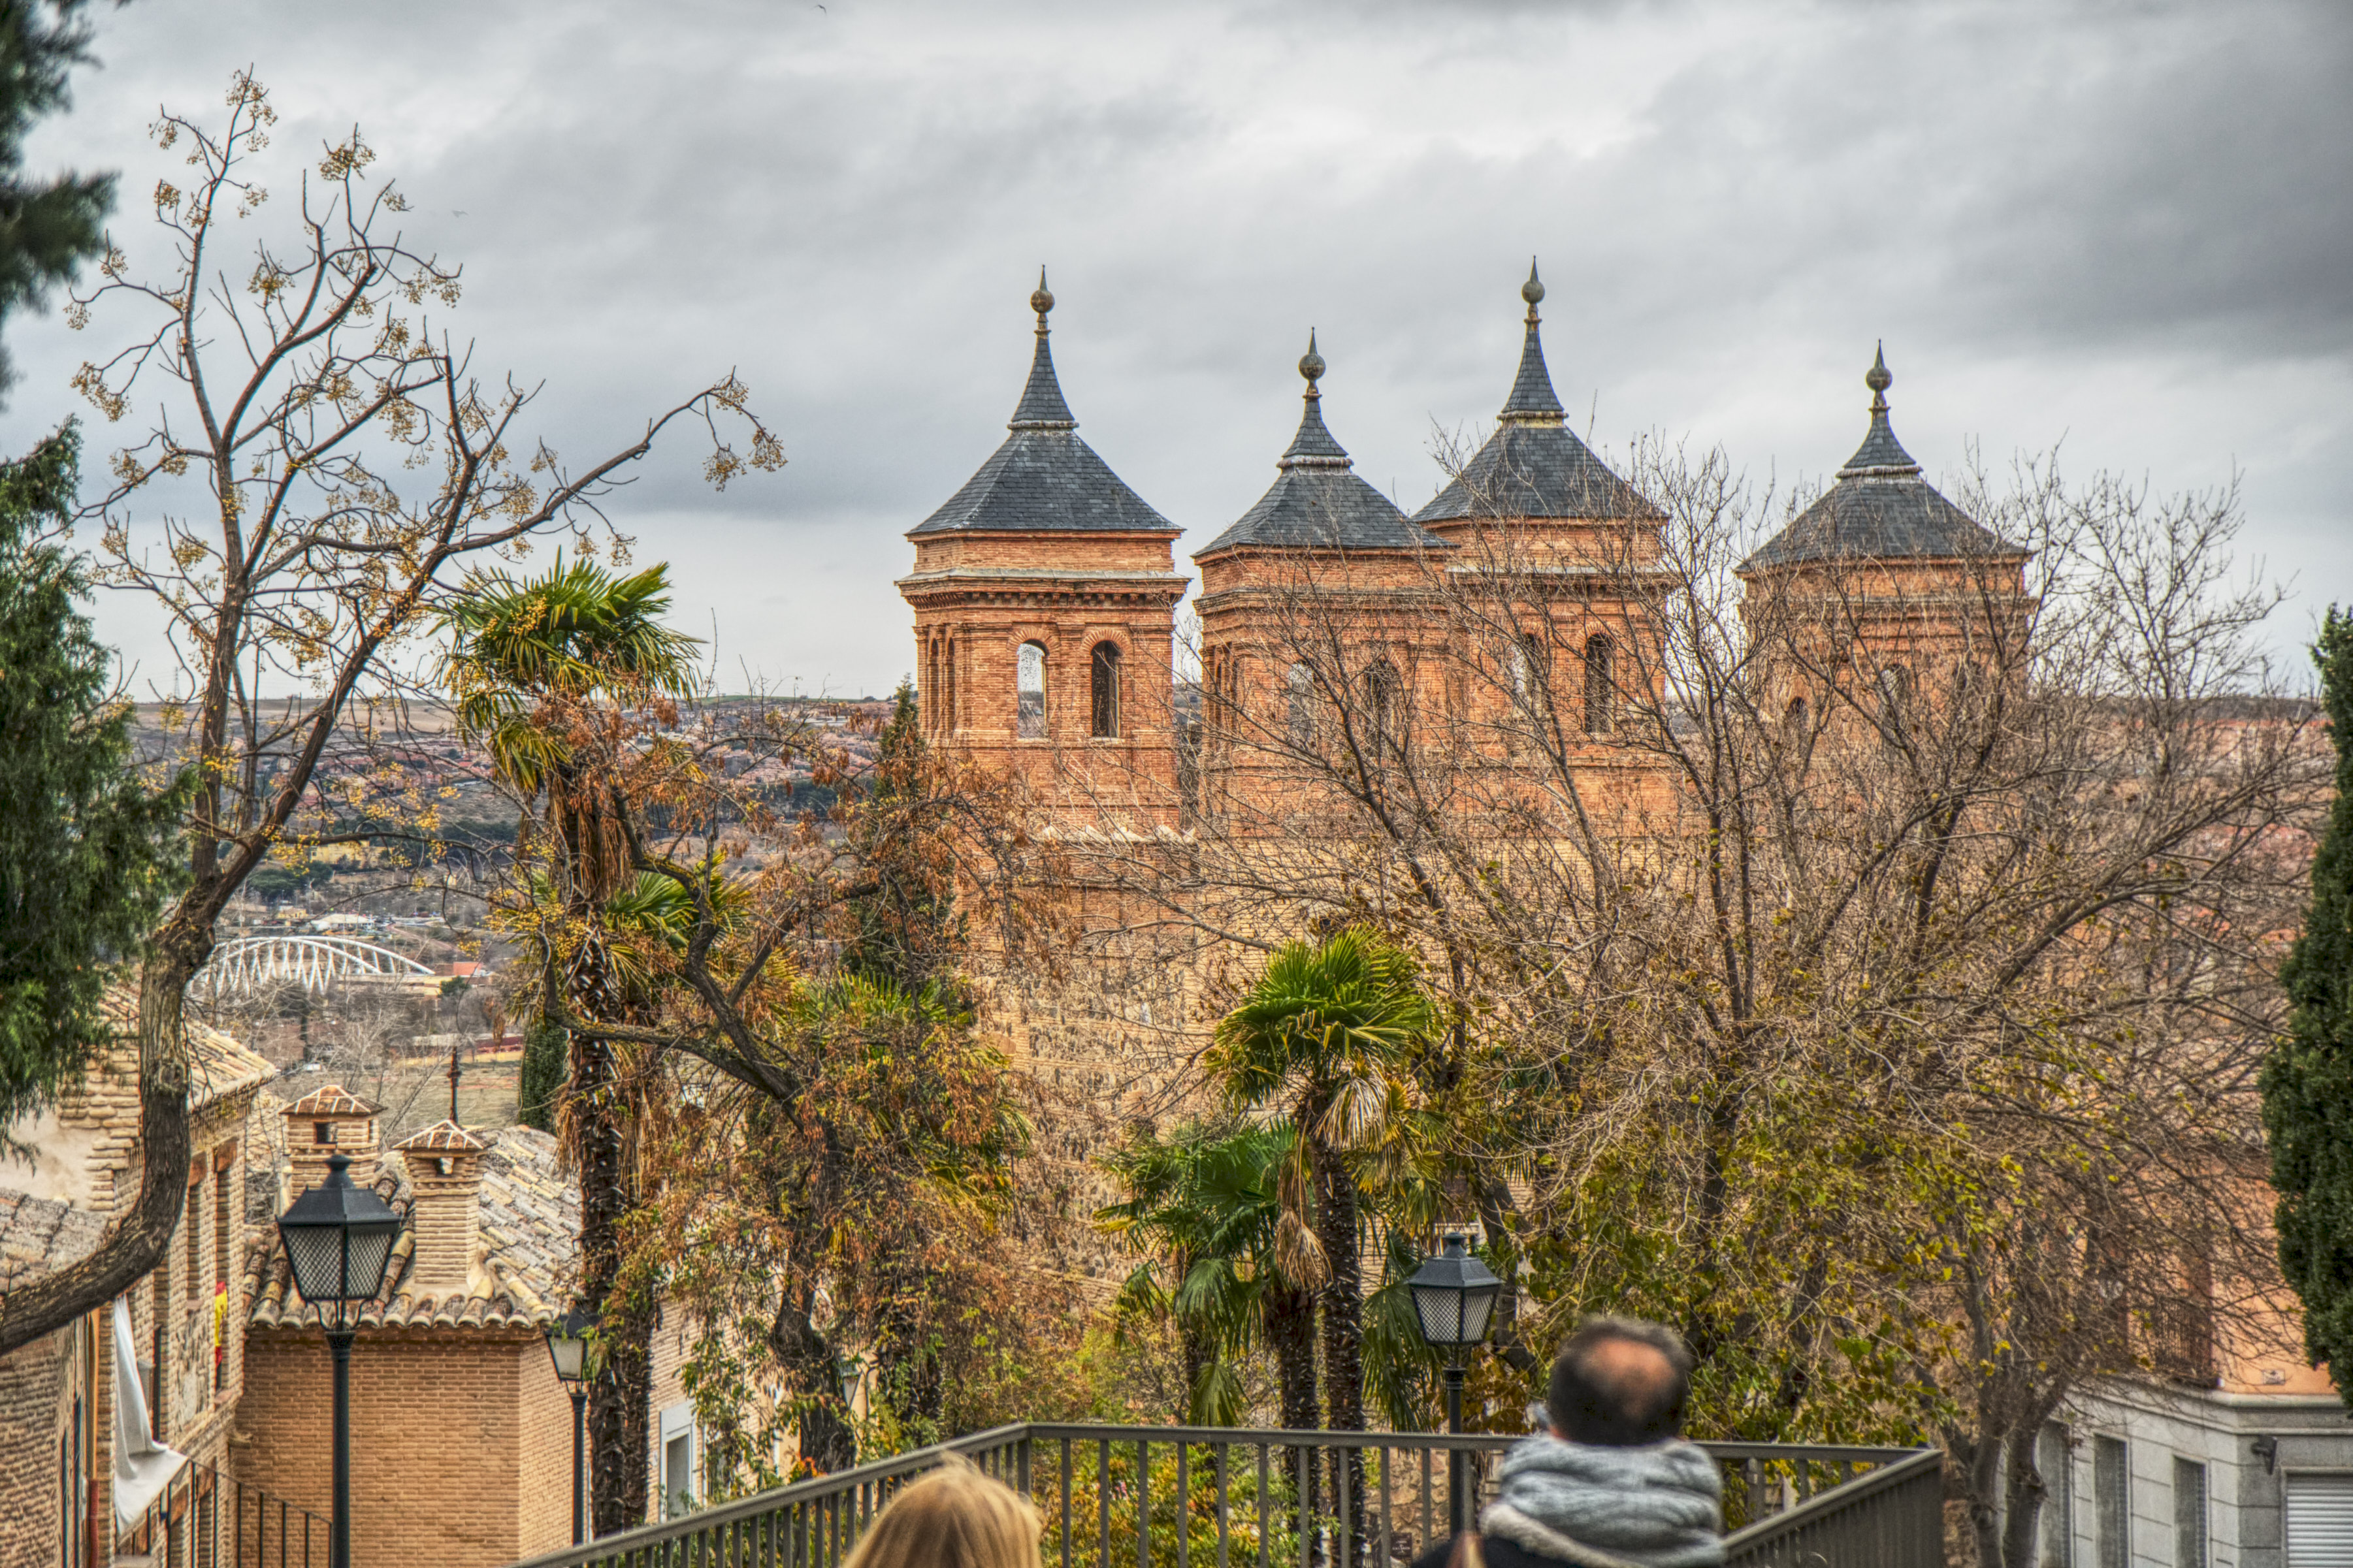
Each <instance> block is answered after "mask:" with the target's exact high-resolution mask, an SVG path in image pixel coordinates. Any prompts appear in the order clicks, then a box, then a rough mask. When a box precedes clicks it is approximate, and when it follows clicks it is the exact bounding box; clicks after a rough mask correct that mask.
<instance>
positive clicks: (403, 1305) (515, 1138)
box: [245, 1123, 580, 1330]
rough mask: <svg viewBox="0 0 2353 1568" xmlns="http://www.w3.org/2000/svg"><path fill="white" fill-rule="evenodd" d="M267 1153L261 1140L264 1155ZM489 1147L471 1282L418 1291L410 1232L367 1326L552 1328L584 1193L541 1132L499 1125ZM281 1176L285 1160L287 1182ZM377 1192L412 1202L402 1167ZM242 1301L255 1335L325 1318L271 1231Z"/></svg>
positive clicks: (379, 1181) (253, 1259)
mask: <svg viewBox="0 0 2353 1568" xmlns="http://www.w3.org/2000/svg"><path fill="white" fill-rule="evenodd" d="M444 1125H445V1126H446V1125H447V1124H446V1123H445V1124H444ZM426 1131H427V1132H428V1133H429V1132H432V1131H435V1129H432V1128H427V1130H426ZM459 1131H460V1132H461V1135H462V1136H465V1137H468V1138H474V1139H479V1135H478V1134H473V1133H464V1132H463V1131H462V1130H459ZM420 1136H422V1135H421V1134H420ZM409 1142H411V1143H412V1144H413V1143H415V1142H416V1140H414V1139H412V1140H410V1141H409ZM440 1146H441V1147H448V1146H450V1145H446V1144H445V1145H440ZM262 1147H264V1145H262V1144H260V1143H259V1142H257V1144H256V1149H257V1152H259V1150H260V1149H261V1148H262ZM483 1147H484V1155H483V1160H482V1194H481V1198H480V1205H481V1207H480V1245H479V1247H478V1249H477V1250H476V1252H475V1254H474V1260H473V1267H472V1268H471V1269H470V1270H469V1272H468V1278H467V1280H466V1283H465V1285H464V1286H463V1287H462V1288H461V1289H455V1290H444V1291H439V1292H430V1293H428V1292H423V1291H418V1290H416V1289H412V1287H411V1280H410V1277H411V1274H412V1272H413V1271H412V1268H411V1264H412V1262H413V1260H414V1256H415V1252H416V1245H417V1243H416V1233H415V1232H414V1231H409V1230H404V1231H403V1232H402V1233H401V1237H400V1239H399V1241H398V1242H396V1243H395V1244H394V1247H393V1252H392V1263H391V1266H390V1267H389V1268H386V1269H385V1288H384V1290H383V1292H382V1293H381V1294H380V1295H379V1296H378V1297H377V1298H376V1300H375V1301H373V1302H371V1303H369V1305H368V1306H367V1308H366V1309H365V1310H364V1311H363V1312H362V1313H361V1315H360V1324H361V1326H362V1327H364V1328H447V1329H453V1330H464V1329H483V1330H493V1329H497V1330H512V1329H519V1328H523V1329H537V1328H543V1327H545V1326H546V1325H547V1324H548V1323H551V1322H553V1321H555V1319H556V1317H557V1316H558V1315H559V1312H560V1306H559V1303H560V1302H561V1301H562V1300H563V1298H564V1293H565V1287H566V1285H567V1284H568V1277H569V1274H570V1271H571V1268H572V1265H573V1256H574V1252H575V1237H577V1236H578V1234H579V1226H580V1200H579V1194H578V1190H577V1189H576V1188H575V1185H574V1184H573V1182H572V1180H571V1178H570V1177H568V1176H565V1175H564V1174H562V1173H560V1172H559V1171H558V1170H557V1168H556V1167H557V1159H556V1147H555V1140H554V1139H553V1138H551V1137H549V1136H548V1135H547V1134H546V1133H544V1132H541V1131H536V1130H534V1129H533V1128H528V1127H506V1128H501V1129H500V1130H499V1131H498V1133H497V1136H496V1139H495V1141H493V1142H488V1143H486V1144H484V1145H483ZM282 1169H283V1167H282V1161H281V1163H280V1167H279V1171H280V1183H281V1184H282V1182H283V1174H282ZM375 1185H376V1190H377V1191H378V1192H380V1193H382V1194H385V1196H386V1197H387V1198H389V1199H391V1200H393V1201H395V1202H398V1201H400V1200H402V1199H404V1198H406V1196H407V1191H408V1184H407V1182H406V1179H405V1178H404V1177H403V1176H402V1175H401V1174H400V1173H399V1172H398V1171H397V1170H396V1169H393V1168H386V1169H385V1171H384V1172H382V1173H379V1174H378V1176H377V1178H376V1183H375ZM281 1190H282V1185H281ZM245 1300H246V1311H247V1316H248V1321H250V1322H251V1323H252V1324H253V1326H254V1327H256V1328H264V1329H268V1328H293V1327H300V1326H305V1325H311V1324H315V1323H317V1322H318V1321H319V1317H318V1313H317V1312H316V1310H313V1309H312V1308H311V1307H310V1306H309V1305H308V1304H307V1303H306V1302H304V1301H303V1300H302V1299H301V1297H300V1296H297V1295H295V1294H294V1291H293V1282H292V1279H291V1277H290V1274H289V1272H288V1269H287V1267H286V1255H285V1252H284V1250H283V1249H282V1248H280V1247H279V1246H278V1245H277V1237H276V1235H275V1234H274V1232H272V1233H265V1234H264V1235H263V1236H261V1237H259V1238H257V1240H256V1242H255V1244H254V1245H253V1246H252V1247H250V1248H249V1249H248V1253H247V1255H246V1272H245Z"/></svg>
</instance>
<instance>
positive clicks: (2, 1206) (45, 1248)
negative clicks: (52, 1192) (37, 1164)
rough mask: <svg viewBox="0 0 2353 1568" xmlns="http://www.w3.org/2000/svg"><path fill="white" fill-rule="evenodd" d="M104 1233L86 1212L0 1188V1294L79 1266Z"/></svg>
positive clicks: (98, 1218)
mask: <svg viewBox="0 0 2353 1568" xmlns="http://www.w3.org/2000/svg"><path fill="white" fill-rule="evenodd" d="M105 1233H106V1221H105V1219H104V1218H103V1217H102V1216H100V1215H95V1214H92V1213H91V1212H90V1210H88V1209H78V1208H76V1207H74V1206H73V1205H71V1204H67V1203H60V1202H58V1200H56V1199H54V1198H37V1197H34V1196H32V1195H31V1194H27V1193H20V1192H17V1191H16V1190H14V1189H13V1188H6V1187H0V1290H6V1289H14V1288H15V1287H16V1285H17V1284H18V1283H19V1282H20V1281H22V1280H26V1279H37V1278H38V1277H39V1276H41V1275H44V1274H47V1273H49V1272H51V1271H52V1270H55V1269H58V1268H64V1267H66V1266H67V1265H68V1264H69V1263H78V1262H79V1261H80V1260H81V1259H82V1258H87V1257H89V1256H90V1253H91V1252H92V1251H94V1250H96V1248H97V1247H98V1238H99V1237H100V1236H103V1235H104V1234H105Z"/></svg>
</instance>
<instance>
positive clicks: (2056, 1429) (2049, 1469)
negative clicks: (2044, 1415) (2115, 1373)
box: [2034, 1421, 2075, 1568]
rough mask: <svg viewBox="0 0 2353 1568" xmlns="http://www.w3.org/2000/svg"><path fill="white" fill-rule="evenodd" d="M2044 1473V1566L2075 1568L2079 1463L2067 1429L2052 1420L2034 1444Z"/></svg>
mask: <svg viewBox="0 0 2353 1568" xmlns="http://www.w3.org/2000/svg"><path fill="white" fill-rule="evenodd" d="M2034 1468H2036V1469H2037V1470H2039V1471H2041V1472H2042V1568H2075V1462H2074V1453H2073V1448H2072V1447H2071V1446H2070V1445H2069V1443H2068V1441H2067V1428H2065V1427H2064V1426H2060V1425H2059V1424H2058V1423H2057V1422H2055V1421H2054V1422H2052V1423H2051V1424H2050V1425H2048V1426H2044V1427H2043V1428H2042V1437H2041V1438H2040V1439H2038V1440H2037V1442H2036V1443H2035V1446H2034Z"/></svg>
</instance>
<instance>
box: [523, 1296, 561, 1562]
mask: <svg viewBox="0 0 2353 1568" xmlns="http://www.w3.org/2000/svg"><path fill="white" fill-rule="evenodd" d="M517 1355H518V1361H517V1363H516V1366H517V1371H516V1377H515V1385H516V1416H515V1422H516V1432H517V1440H518V1442H519V1444H520V1448H519V1451H518V1460H517V1473H518V1475H519V1477H520V1479H521V1484H522V1504H521V1514H520V1517H519V1520H518V1521H517V1526H516V1529H517V1532H518V1539H519V1541H520V1542H521V1544H520V1546H519V1548H518V1550H517V1552H516V1555H517V1556H530V1555H532V1554H533V1553H535V1552H549V1551H553V1550H554V1549H555V1548H556V1547H559V1546H568V1545H570V1544H571V1543H572V1397H571V1395H569V1394H566V1393H565V1391H564V1385H563V1384H561V1383H558V1382H557V1381H556V1379H555V1363H554V1362H552V1361H550V1360H549V1359H548V1356H547V1345H546V1342H544V1341H543V1340H541V1339H537V1338H534V1339H533V1340H532V1341H530V1342H528V1343H526V1344H525V1345H523V1346H522V1349H521V1350H520V1351H519V1352H517Z"/></svg>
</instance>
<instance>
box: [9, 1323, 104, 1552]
mask: <svg viewBox="0 0 2353 1568" xmlns="http://www.w3.org/2000/svg"><path fill="white" fill-rule="evenodd" d="M80 1332H81V1326H80V1325H79V1324H76V1325H74V1326H73V1327H71V1328H65V1329H59V1330H58V1331H57V1332H55V1333H53V1334H50V1335H47V1337H46V1338H43V1339H40V1340H37V1341H36V1342H33V1343H32V1344H29V1345H26V1347H25V1348H24V1349H22V1350H20V1351H18V1352H16V1354H14V1355H11V1356H9V1357H8V1358H7V1359H6V1360H5V1361H0V1563H54V1562H56V1561H57V1560H58V1546H59V1542H60V1541H61V1540H62V1536H61V1533H60V1532H61V1530H62V1528H63V1525H62V1521H61V1520H60V1518H59V1513H60V1509H59V1492H58V1444H59V1440H60V1438H61V1436H63V1435H64V1434H66V1433H67V1432H69V1431H70V1430H71V1426H72V1422H73V1392H74V1390H73V1384H74V1379H73V1376H72V1372H73V1363H74V1352H75V1349H76V1346H77V1344H78V1342H79V1335H80ZM85 1419H87V1416H86V1417H85Z"/></svg>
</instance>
